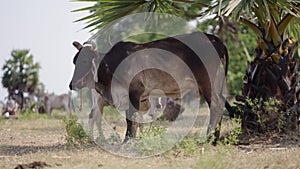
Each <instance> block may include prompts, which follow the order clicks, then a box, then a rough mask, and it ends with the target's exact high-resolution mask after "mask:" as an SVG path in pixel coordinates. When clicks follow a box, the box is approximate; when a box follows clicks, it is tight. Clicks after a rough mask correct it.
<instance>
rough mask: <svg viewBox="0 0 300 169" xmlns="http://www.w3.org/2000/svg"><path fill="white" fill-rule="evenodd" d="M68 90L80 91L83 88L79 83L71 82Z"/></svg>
mask: <svg viewBox="0 0 300 169" xmlns="http://www.w3.org/2000/svg"><path fill="white" fill-rule="evenodd" d="M69 88H70V90H80V89H82V88H83V85H81V83H77V84H74V83H73V82H72V81H71V82H70V84H69Z"/></svg>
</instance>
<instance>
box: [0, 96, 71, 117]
mask: <svg viewBox="0 0 300 169" xmlns="http://www.w3.org/2000/svg"><path fill="white" fill-rule="evenodd" d="M36 100H38V101H32V102H29V101H28V102H25V104H24V105H23V108H22V107H21V106H20V104H19V103H18V101H17V99H14V97H9V98H5V101H4V102H3V101H1V102H0V114H2V116H4V118H7V119H12V118H13V119H17V118H18V116H19V114H20V112H21V111H25V110H26V109H31V110H32V111H33V112H36V113H40V114H43V113H47V114H48V115H49V116H50V115H51V113H52V110H53V109H63V110H65V111H66V113H67V115H68V116H70V114H71V112H72V108H71V94H70V93H68V94H61V95H55V94H42V95H41V96H40V97H39V98H38V99H36ZM34 102H36V103H34ZM30 104H31V105H30Z"/></svg>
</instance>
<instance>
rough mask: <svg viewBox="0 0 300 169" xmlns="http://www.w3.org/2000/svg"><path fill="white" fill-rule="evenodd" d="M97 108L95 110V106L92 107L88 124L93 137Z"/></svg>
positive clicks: (90, 134)
mask: <svg viewBox="0 0 300 169" xmlns="http://www.w3.org/2000/svg"><path fill="white" fill-rule="evenodd" d="M95 114H96V113H95V110H94V106H93V107H92V109H91V111H90V113H89V122H88V125H89V131H88V133H89V136H90V138H91V139H93V138H94V123H95Z"/></svg>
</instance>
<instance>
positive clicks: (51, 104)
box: [44, 94, 71, 116]
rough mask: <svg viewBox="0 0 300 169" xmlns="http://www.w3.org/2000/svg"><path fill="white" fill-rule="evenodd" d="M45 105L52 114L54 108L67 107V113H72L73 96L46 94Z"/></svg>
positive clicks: (48, 112) (49, 113)
mask: <svg viewBox="0 0 300 169" xmlns="http://www.w3.org/2000/svg"><path fill="white" fill-rule="evenodd" d="M44 107H45V110H46V112H47V114H48V115H49V116H50V115H51V113H52V110H53V109H62V108H63V109H65V111H66V112H67V115H68V116H70V115H71V96H70V94H61V95H54V94H50V95H46V96H45V97H44Z"/></svg>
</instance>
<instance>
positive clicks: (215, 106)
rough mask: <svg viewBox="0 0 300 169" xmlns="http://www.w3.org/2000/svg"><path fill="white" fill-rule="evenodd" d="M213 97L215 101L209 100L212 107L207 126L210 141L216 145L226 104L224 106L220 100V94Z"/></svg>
mask: <svg viewBox="0 0 300 169" xmlns="http://www.w3.org/2000/svg"><path fill="white" fill-rule="evenodd" d="M212 99H213V101H209V102H208V104H209V108H210V119H209V125H208V128H207V134H208V141H212V144H213V145H216V143H217V140H218V139H219V136H220V131H221V121H222V113H223V108H224V106H222V105H223V104H222V101H221V100H220V97H219V95H215V97H212Z"/></svg>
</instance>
